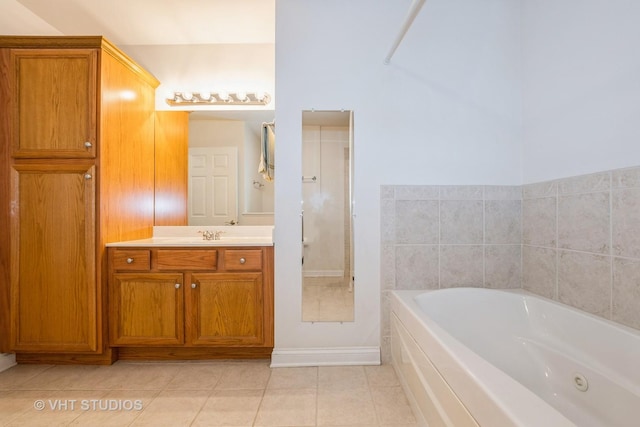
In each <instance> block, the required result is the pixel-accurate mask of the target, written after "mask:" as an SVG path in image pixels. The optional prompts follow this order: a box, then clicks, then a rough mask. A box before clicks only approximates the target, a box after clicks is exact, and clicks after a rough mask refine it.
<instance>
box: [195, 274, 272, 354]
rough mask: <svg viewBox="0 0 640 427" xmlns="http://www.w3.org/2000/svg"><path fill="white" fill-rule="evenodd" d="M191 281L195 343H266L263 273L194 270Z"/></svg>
mask: <svg viewBox="0 0 640 427" xmlns="http://www.w3.org/2000/svg"><path fill="white" fill-rule="evenodd" d="M191 282H192V283H194V284H195V285H196V287H195V288H189V291H190V292H191V298H190V301H191V306H190V312H191V316H192V319H191V321H192V322H193V323H188V324H187V326H188V327H190V329H191V334H190V336H191V343H192V344H194V345H199V344H200V345H202V344H204V345H211V344H214V343H215V344H220V345H261V344H263V341H264V333H263V319H262V315H263V293H262V273H235V274H229V273H212V274H207V273H204V274H195V273H194V274H193V275H192V277H191Z"/></svg>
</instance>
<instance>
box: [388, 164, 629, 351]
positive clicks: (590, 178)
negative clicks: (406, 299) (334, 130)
mask: <svg viewBox="0 0 640 427" xmlns="http://www.w3.org/2000/svg"><path fill="white" fill-rule="evenodd" d="M380 273H381V301H382V304H381V305H382V313H381V314H382V317H381V318H382V324H381V331H382V360H383V361H384V362H388V361H389V356H390V355H389V331H390V330H389V292H390V291H391V290H394V289H440V288H447V287H454V286H476V287H490V288H524V289H526V290H529V291H531V292H534V293H537V294H540V295H543V296H545V297H548V298H552V299H554V300H557V301H560V302H562V303H565V304H568V305H571V306H574V307H577V308H579V309H582V310H585V311H588V312H590V313H592V314H596V315H598V316H601V317H604V318H606V319H609V320H613V321H615V322H619V323H622V324H624V325H626V326H631V327H633V328H636V329H640V167H634V168H626V169H618V170H613V171H607V172H601V173H594V174H589V175H583V176H577V177H570V178H563V179H558V180H553V181H548V182H541V183H535V184H528V185H524V186H474V185H470V186H428V185H424V186H422V185H396V186H382V187H381V272H380Z"/></svg>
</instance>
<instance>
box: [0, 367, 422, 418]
mask: <svg viewBox="0 0 640 427" xmlns="http://www.w3.org/2000/svg"><path fill="white" fill-rule="evenodd" d="M39 405H40V406H41V408H36V407H38V406H39ZM0 425H2V426H92V427H94V426H100V427H102V426H154V427H157V426H171V427H177V426H300V427H302V426H397V427H400V426H402V427H408V426H416V425H417V424H416V421H415V418H414V416H413V413H412V412H411V408H410V406H409V404H408V401H407V398H406V396H405V394H404V393H403V391H402V388H401V387H400V385H399V383H398V379H397V377H396V375H395V372H394V371H393V368H392V367H391V366H390V365H382V366H336V367H308V368H307V367H305V368H273V369H272V368H269V364H268V362H267V361H215V362H209V361H207V362H166V363H164V362H163V363H156V362H149V363H132V362H117V363H115V364H114V365H112V366H65V365H58V366H51V365H18V366H15V367H13V368H11V369H9V370H6V371H4V372H1V373H0Z"/></svg>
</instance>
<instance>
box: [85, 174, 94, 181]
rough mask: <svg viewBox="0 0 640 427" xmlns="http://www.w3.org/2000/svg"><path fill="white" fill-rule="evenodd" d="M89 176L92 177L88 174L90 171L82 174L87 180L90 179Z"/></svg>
mask: <svg viewBox="0 0 640 427" xmlns="http://www.w3.org/2000/svg"><path fill="white" fill-rule="evenodd" d="M91 178H93V177H92V176H91V174H90V173H85V174H84V179H87V180H88V179H91Z"/></svg>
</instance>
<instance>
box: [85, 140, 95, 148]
mask: <svg viewBox="0 0 640 427" xmlns="http://www.w3.org/2000/svg"><path fill="white" fill-rule="evenodd" d="M84 147H85V148H91V147H93V144H92V143H91V142H89V141H87V142H85V143H84Z"/></svg>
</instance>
